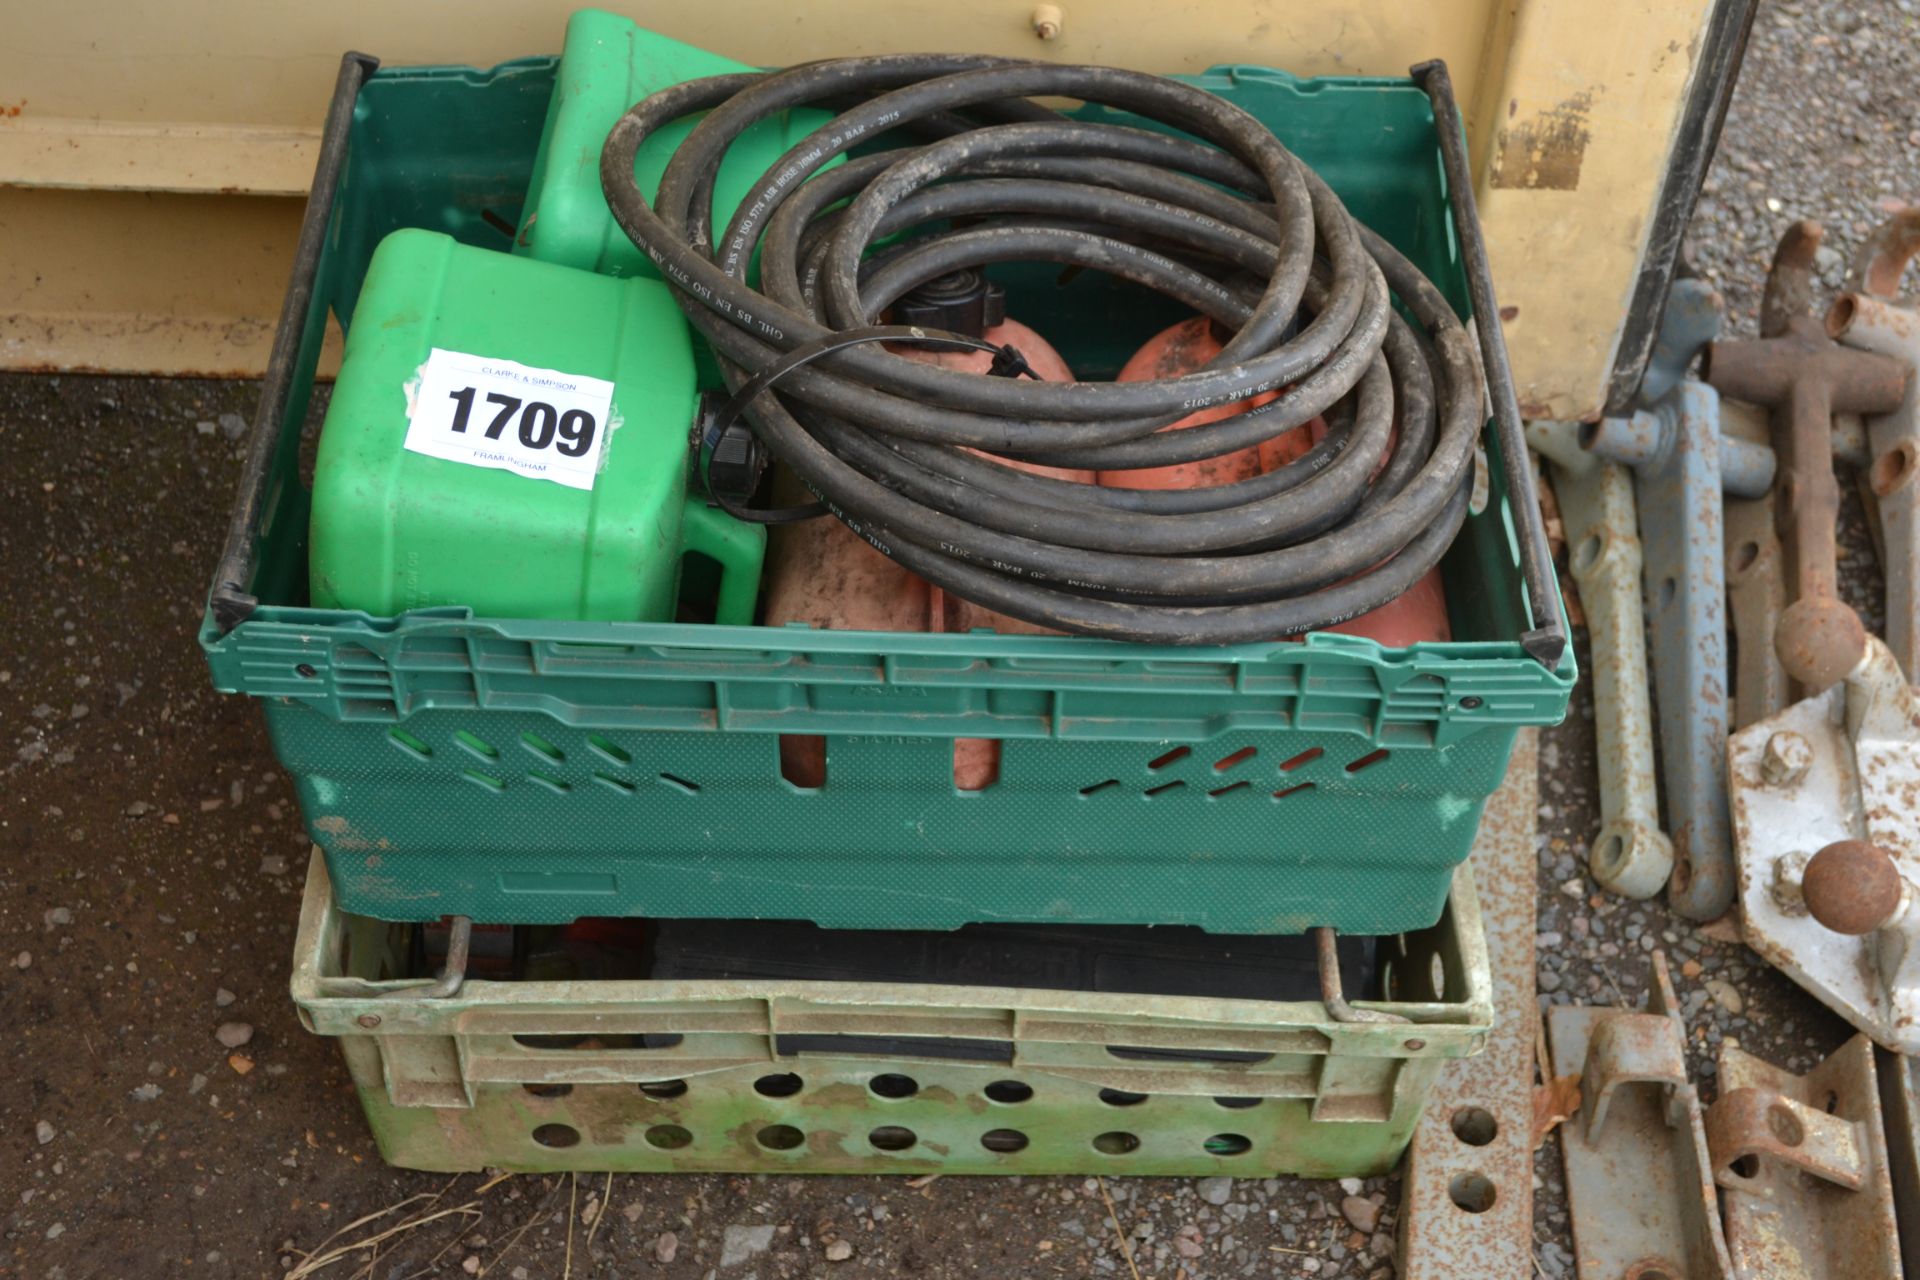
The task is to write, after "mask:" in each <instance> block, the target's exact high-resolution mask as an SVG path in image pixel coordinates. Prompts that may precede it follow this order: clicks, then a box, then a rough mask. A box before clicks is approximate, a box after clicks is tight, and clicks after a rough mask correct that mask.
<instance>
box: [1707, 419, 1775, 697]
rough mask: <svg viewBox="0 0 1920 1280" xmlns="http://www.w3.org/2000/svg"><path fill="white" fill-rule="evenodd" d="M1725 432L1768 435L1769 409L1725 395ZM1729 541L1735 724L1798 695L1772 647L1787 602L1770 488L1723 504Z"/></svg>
mask: <svg viewBox="0 0 1920 1280" xmlns="http://www.w3.org/2000/svg"><path fill="white" fill-rule="evenodd" d="M1720 431H1721V433H1722V434H1723V435H1726V436H1730V437H1732V438H1734V439H1737V440H1746V441H1749V442H1751V443H1754V444H1765V443H1766V441H1767V436H1768V431H1767V413H1766V410H1764V409H1762V408H1760V407H1759V406H1757V405H1751V404H1747V403H1745V402H1744V401H1740V400H1725V399H1723V400H1721V401H1720ZM1723 513H1724V519H1725V522H1726V542H1727V610H1728V615H1729V618H1728V621H1729V623H1730V625H1731V627H1732V635H1733V654H1734V657H1733V727H1734V728H1735V729H1744V728H1746V727H1747V726H1748V725H1750V724H1752V723H1753V722H1754V721H1756V720H1765V719H1766V718H1767V717H1768V716H1773V715H1778V714H1780V713H1781V712H1782V711H1785V710H1786V709H1787V704H1788V703H1789V702H1791V701H1793V694H1792V691H1791V689H1790V688H1789V687H1788V681H1787V669H1786V668H1785V667H1783V666H1781V665H1780V655H1779V654H1777V653H1775V652H1774V651H1773V633H1774V630H1775V629H1776V628H1777V627H1778V626H1779V625H1780V615H1781V614H1782V613H1784V612H1785V611H1786V607H1787V580H1786V571H1785V567H1784V566H1783V565H1782V564H1781V552H1780V531H1779V530H1778V529H1777V528H1775V527H1774V523H1773V500H1772V495H1771V494H1764V495H1762V496H1760V497H1757V498H1728V499H1727V500H1726V503H1725V504H1724V507H1723Z"/></svg>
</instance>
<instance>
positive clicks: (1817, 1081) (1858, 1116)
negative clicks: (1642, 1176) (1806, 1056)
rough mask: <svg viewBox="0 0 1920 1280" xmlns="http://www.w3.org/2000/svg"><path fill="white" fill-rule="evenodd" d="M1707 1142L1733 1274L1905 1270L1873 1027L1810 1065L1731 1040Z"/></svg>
mask: <svg viewBox="0 0 1920 1280" xmlns="http://www.w3.org/2000/svg"><path fill="white" fill-rule="evenodd" d="M1707 1149H1708V1152H1709V1154H1710V1155H1711V1156H1712V1159H1713V1168H1714V1176H1715V1179H1716V1180H1717V1181H1718V1182H1719V1184H1720V1186H1721V1188H1722V1195H1723V1199H1724V1204H1725V1210H1726V1232H1727V1252H1728V1254H1729V1255H1730V1256H1731V1257H1732V1259H1733V1265H1734V1269H1735V1271H1736V1273H1737V1274H1739V1275H1742V1276H1753V1277H1755V1278H1756V1280H1758V1278H1759V1277H1766V1280H1899V1277H1900V1274H1901V1271H1900V1255H1899V1245H1898V1236H1897V1233H1896V1230H1895V1226H1894V1209H1893V1190H1892V1187H1891V1185H1890V1183H1889V1181H1888V1176H1887V1146H1886V1140H1885V1138H1884V1137H1883V1136H1882V1130H1881V1112H1880V1093H1879V1089H1878V1087H1877V1085H1876V1082H1875V1074H1874V1064H1873V1045H1872V1043H1871V1042H1869V1041H1868V1040H1867V1038H1866V1037H1865V1036H1855V1037H1854V1038H1853V1039H1852V1040H1849V1041H1848V1042H1847V1043H1846V1044H1844V1045H1842V1046H1841V1047H1840V1048H1839V1050H1838V1051H1837V1052H1835V1053H1834V1055H1833V1056H1832V1057H1830V1058H1828V1059H1827V1060H1826V1061H1825V1062H1823V1063H1821V1064H1820V1065H1819V1066H1817V1067H1815V1068H1814V1069H1813V1070H1812V1071H1810V1072H1808V1073H1807V1074H1806V1075H1804V1076H1797V1075H1794V1074H1793V1073H1792V1072H1790V1071H1783V1070H1781V1069H1780V1068H1778V1067H1775V1066H1771V1065H1769V1064H1768V1063H1766V1062H1763V1061H1761V1060H1760V1059H1758V1058H1756V1057H1753V1056H1752V1055H1751V1054H1748V1053H1745V1052H1742V1051H1741V1050H1740V1049H1739V1047H1737V1046H1736V1045H1734V1044H1733V1043H1732V1042H1731V1041H1729V1042H1726V1043H1725V1044H1723V1045H1722V1046H1721V1049H1720V1096H1719V1098H1718V1099H1716V1100H1715V1102H1714V1104H1713V1106H1712V1107H1711V1108H1709V1109H1708V1111H1707Z"/></svg>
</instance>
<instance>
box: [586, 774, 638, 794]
mask: <svg viewBox="0 0 1920 1280" xmlns="http://www.w3.org/2000/svg"><path fill="white" fill-rule="evenodd" d="M593 780H594V781H595V782H597V783H599V784H600V785H601V786H603V787H605V788H606V789H607V790H609V791H618V792H619V793H620V794H621V795H623V796H630V795H632V794H633V784H632V783H631V782H626V781H623V780H622V779H619V778H616V777H614V776H613V775H612V774H607V773H596V774H594V775H593Z"/></svg>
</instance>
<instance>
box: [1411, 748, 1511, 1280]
mask: <svg viewBox="0 0 1920 1280" xmlns="http://www.w3.org/2000/svg"><path fill="white" fill-rule="evenodd" d="M1538 749H1539V739H1538V735H1537V733H1536V732H1535V731H1534V730H1531V729H1529V730H1525V731H1523V732H1522V733H1521V734H1520V737H1519V739H1518V740H1517V741H1516V742H1515V743H1514V748H1513V762H1512V764H1511V765H1510V766H1509V767H1508V770H1507V778H1506V781H1505V782H1504V783H1502V784H1501V786H1500V789H1499V790H1498V791H1496V792H1494V794H1493V798H1492V799H1491V800H1490V801H1488V802H1487V808H1486V812H1485V814H1484V815H1483V816H1482V818H1481V819H1480V837H1479V840H1478V842H1477V843H1476V844H1475V845H1474V851H1473V860H1472V865H1473V868H1474V871H1475V874H1476V877H1477V879H1478V882H1479V883H1480V884H1483V885H1485V886H1486V892H1485V894H1484V895H1483V896H1482V897H1481V899H1480V912H1481V918H1482V919H1483V920H1484V921H1485V922H1486V936H1487V957H1488V961H1489V963H1490V965H1491V967H1492V972H1493V999H1494V1028H1493V1033H1492V1035H1491V1036H1490V1037H1489V1038H1488V1043H1487V1048H1486V1050H1485V1052H1483V1053H1481V1054H1480V1055H1479V1056H1478V1057H1476V1058H1471V1059H1465V1060H1461V1061H1458V1062H1451V1063H1448V1064H1446V1066H1445V1067H1444V1068H1443V1069H1442V1071H1441V1072H1440V1078H1439V1080H1438V1081H1437V1082H1436V1083H1435V1085H1434V1087H1433V1093H1432V1096H1431V1097H1430V1098H1429V1100H1428V1103H1427V1111H1426V1115H1425V1116H1423V1117H1422V1118H1421V1121H1420V1124H1419V1126H1418V1127H1417V1128H1416V1129H1415V1130H1414V1135H1413V1144H1412V1146H1411V1147H1410V1148H1409V1150H1408V1153H1407V1176H1406V1179H1405V1182H1404V1183H1403V1184H1402V1190H1401V1211H1400V1270H1399V1274H1400V1275H1401V1277H1402V1278H1403V1280H1457V1278H1458V1277H1463V1276H1514V1277H1520V1276H1526V1275H1528V1274H1530V1273H1531V1270H1532V1265H1533V1261H1532V1260H1533V1151H1532V1117H1533V1076H1534V1067H1533V1056H1534V1050H1533V1046H1534V1028H1535V1027H1537V1026H1538V1025H1539V1022H1538V1014H1537V1013H1536V1011H1535V1008H1534V985H1533V978H1534V973H1533V966H1534V950H1533V939H1534V930H1535V923H1534V921H1535V915H1534V912H1535V899H1534V888H1533V883H1534V874H1533V873H1534V865H1533V864H1534V847H1533V845H1534V832H1535V827H1536V823H1537V801H1538V779H1537V777H1536V773H1537V762H1538V758H1539V751H1538Z"/></svg>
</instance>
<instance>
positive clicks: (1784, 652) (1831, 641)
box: [1773, 596, 1867, 692]
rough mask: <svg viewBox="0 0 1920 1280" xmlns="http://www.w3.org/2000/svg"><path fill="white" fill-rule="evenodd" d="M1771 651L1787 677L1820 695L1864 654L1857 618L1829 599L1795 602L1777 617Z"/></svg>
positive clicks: (1862, 632) (1863, 638) (1863, 632)
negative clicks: (1778, 658)
mask: <svg viewBox="0 0 1920 1280" xmlns="http://www.w3.org/2000/svg"><path fill="white" fill-rule="evenodd" d="M1773 648H1774V652H1776V653H1778V654H1779V655H1780V665H1781V666H1783V667H1785V668H1786V670H1787V674H1788V675H1790V676H1792V677H1793V678H1794V679H1795V680H1797V681H1799V682H1800V683H1801V684H1803V685H1805V686H1806V687H1807V688H1809V689H1811V690H1814V691H1815V692H1820V691H1823V690H1826V689H1829V688H1831V687H1833V686H1834V685H1835V684H1838V683H1839V682H1840V681H1841V680H1844V679H1846V676H1847V673H1848V672H1850V671H1852V670H1853V669H1854V668H1855V667H1857V666H1859V665H1860V659H1861V658H1862V657H1864V656H1865V655H1866V652H1867V629H1866V628H1865V627H1864V626H1862V625H1861V624H1860V615H1859V614H1857V613H1855V612H1854V611H1853V610H1852V609H1850V608H1848V607H1847V606H1846V605H1844V604H1842V603H1841V602H1840V601H1838V600H1835V599H1833V598H1832V597H1830V596H1807V597H1805V598H1804V599H1800V600H1795V601H1794V602H1793V603H1792V604H1790V605H1788V606H1787V610H1786V612H1785V613H1783V614H1781V615H1780V622H1779V625H1778V626H1776V627H1775V629H1774V633H1773Z"/></svg>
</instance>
